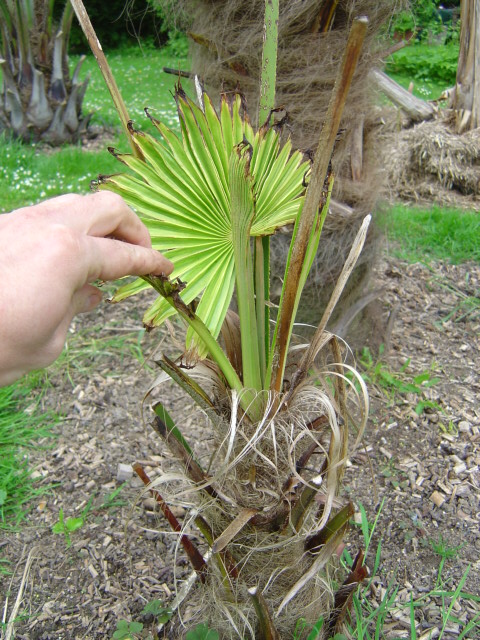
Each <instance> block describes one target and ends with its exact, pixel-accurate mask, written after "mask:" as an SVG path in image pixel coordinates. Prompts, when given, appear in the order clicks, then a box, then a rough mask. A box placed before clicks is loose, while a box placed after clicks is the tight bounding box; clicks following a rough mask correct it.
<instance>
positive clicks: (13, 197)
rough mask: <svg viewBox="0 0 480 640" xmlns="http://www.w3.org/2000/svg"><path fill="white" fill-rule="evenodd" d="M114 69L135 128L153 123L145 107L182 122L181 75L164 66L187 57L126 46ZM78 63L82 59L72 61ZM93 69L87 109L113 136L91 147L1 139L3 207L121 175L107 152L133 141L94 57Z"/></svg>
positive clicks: (114, 58)
mask: <svg viewBox="0 0 480 640" xmlns="http://www.w3.org/2000/svg"><path fill="white" fill-rule="evenodd" d="M109 61H110V64H111V66H112V69H113V73H114V75H115V77H116V79H117V83H118V85H119V86H120V90H121V91H122V94H123V96H124V99H125V102H126V104H127V107H128V110H129V115H130V117H131V118H132V120H133V121H134V123H135V126H137V127H138V128H141V129H146V130H148V129H149V128H150V126H151V125H150V123H149V121H148V119H147V118H146V116H145V114H144V112H143V108H144V107H145V106H148V107H151V108H152V110H153V113H154V115H155V116H156V117H158V118H159V119H161V120H162V121H163V122H165V123H166V124H167V125H169V126H172V127H173V126H177V119H176V117H175V103H174V100H173V98H172V95H171V91H172V90H173V88H174V84H175V81H176V78H175V76H172V75H167V74H165V73H164V72H163V71H162V68H163V67H164V66H170V67H173V68H178V67H181V68H186V67H187V66H188V65H187V62H186V61H185V60H178V59H175V58H173V57H172V56H169V55H166V54H165V53H162V51H158V50H156V49H146V50H144V51H143V52H142V50H141V49H140V48H138V49H126V50H121V51H115V52H114V53H113V54H112V55H111V56H109ZM71 62H72V65H73V64H75V62H76V59H75V58H74V59H72V61H71ZM87 73H91V81H90V86H89V88H88V90H87V93H86V97H85V102H84V111H85V112H93V113H94V116H93V119H92V124H97V125H104V126H106V127H107V128H108V129H109V130H110V131H111V139H109V140H105V143H104V148H103V149H100V150H95V151H88V150H86V149H82V147H81V146H80V145H78V146H72V145H70V146H65V147H63V148H61V149H49V150H48V151H47V152H45V149H44V148H42V147H39V146H38V145H34V144H32V145H22V144H20V143H19V142H16V141H12V140H7V139H5V138H4V137H3V138H0V191H1V193H2V202H1V205H0V206H1V208H0V211H11V210H12V209H16V208H19V207H22V206H25V205H28V204H34V203H36V202H38V201H39V200H42V199H45V198H49V197H52V196H55V195H59V194H62V193H69V192H78V193H87V192H88V191H89V188H90V181H91V180H92V179H95V178H96V177H97V176H98V174H100V173H107V174H108V173H115V172H118V171H120V170H121V165H120V163H119V162H118V161H116V160H115V159H114V158H113V157H112V156H111V155H110V154H109V153H108V151H107V146H109V145H111V146H115V147H118V148H120V149H121V150H123V151H128V150H129V147H128V143H127V141H126V140H125V139H124V138H123V136H122V135H121V134H120V131H119V128H120V124H119V119H118V117H117V114H116V112H115V109H114V107H113V106H112V99H111V97H110V94H109V93H108V90H107V88H106V86H105V83H104V81H103V79H102V77H101V74H100V72H99V70H98V68H97V66H96V62H95V60H94V58H93V56H89V57H88V58H87V59H86V61H85V63H84V66H83V71H82V75H83V77H85V75H86V74H87Z"/></svg>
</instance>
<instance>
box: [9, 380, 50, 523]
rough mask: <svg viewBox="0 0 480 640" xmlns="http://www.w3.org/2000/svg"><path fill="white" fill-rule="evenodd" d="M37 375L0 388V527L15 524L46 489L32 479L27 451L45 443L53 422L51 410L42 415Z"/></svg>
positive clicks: (19, 521) (45, 444)
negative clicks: (34, 389) (36, 388)
mask: <svg viewBox="0 0 480 640" xmlns="http://www.w3.org/2000/svg"><path fill="white" fill-rule="evenodd" d="M34 386H36V376H28V377H27V378H25V379H23V380H21V381H19V382H17V383H15V384H13V385H10V386H8V387H2V388H0V528H10V527H16V526H17V525H18V524H19V523H21V521H22V520H23V519H24V517H25V515H26V514H27V512H28V510H29V508H30V506H31V503H32V500H33V499H34V498H36V497H38V496H39V495H41V494H42V493H44V492H45V490H46V489H45V487H44V486H38V483H37V482H36V481H35V480H34V478H32V475H31V473H32V469H31V466H30V464H29V459H28V453H29V450H31V449H32V448H33V447H35V448H36V449H38V448H39V447H41V446H44V447H46V446H47V445H48V439H49V438H51V437H52V433H51V428H52V425H53V424H54V423H55V422H56V420H57V419H56V417H55V416H54V415H53V414H52V413H46V414H42V412H41V410H40V407H39V396H38V393H35V392H34V391H33V387H34Z"/></svg>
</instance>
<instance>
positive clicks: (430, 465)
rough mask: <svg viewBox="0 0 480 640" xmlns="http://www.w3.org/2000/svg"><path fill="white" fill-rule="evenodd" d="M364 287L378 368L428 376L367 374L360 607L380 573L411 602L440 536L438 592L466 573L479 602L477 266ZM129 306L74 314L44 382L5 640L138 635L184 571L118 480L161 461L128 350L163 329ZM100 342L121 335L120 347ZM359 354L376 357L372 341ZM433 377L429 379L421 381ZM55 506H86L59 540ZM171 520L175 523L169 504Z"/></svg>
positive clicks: (136, 487) (399, 631)
mask: <svg viewBox="0 0 480 640" xmlns="http://www.w3.org/2000/svg"><path fill="white" fill-rule="evenodd" d="M375 279H376V281H377V282H376V283H375V286H377V285H380V286H384V288H385V293H384V295H383V296H382V299H381V300H380V303H379V305H378V313H379V316H381V320H382V322H383V326H385V327H386V329H385V330H384V332H383V334H382V335H381V340H379V339H378V335H376V336H372V344H376V345H378V343H379V342H382V343H383V344H384V346H385V351H384V353H383V355H382V356H381V357H382V362H383V363H384V364H383V365H382V366H381V367H380V369H381V371H384V372H385V371H386V372H387V374H388V373H390V374H391V375H392V376H393V377H394V379H395V380H397V379H400V380H403V381H408V380H410V381H411V380H413V379H414V378H415V377H416V376H418V375H420V374H422V373H424V372H430V373H429V375H428V377H427V380H426V381H424V382H423V387H422V393H420V394H419V393H413V392H411V393H408V392H402V390H401V389H400V390H399V389H398V388H396V387H395V384H394V383H391V382H390V383H388V380H385V377H384V378H382V376H381V375H379V374H378V371H377V373H375V371H374V367H370V368H368V370H367V372H366V375H367V377H368V379H369V385H368V386H369V390H370V394H371V400H372V413H371V419H370V422H369V427H368V430H367V433H366V435H365V439H364V445H363V447H362V448H361V449H360V450H359V451H358V452H357V453H356V455H355V456H353V458H352V460H351V466H350V467H349V470H348V473H347V475H346V478H345V490H346V492H347V494H348V495H349V496H350V497H351V499H352V500H353V501H354V502H355V503H356V504H357V505H358V503H362V504H363V505H364V507H365V509H366V510H367V513H368V516H369V520H370V522H373V520H374V518H375V514H376V512H377V510H378V508H379V506H380V505H381V504H382V503H383V507H382V511H381V514H380V517H379V520H378V525H377V529H376V531H375V533H374V537H373V540H372V543H371V548H370V551H369V558H368V564H369V565H370V566H372V565H373V560H374V556H375V550H376V546H377V544H378V541H379V540H380V539H381V540H382V560H381V565H380V569H379V572H378V576H376V579H375V580H374V582H373V586H372V594H371V598H372V602H375V600H378V601H380V600H381V598H382V596H383V594H384V593H385V589H386V588H387V587H388V584H389V582H390V581H392V580H393V581H395V584H396V585H398V586H399V593H398V595H397V598H398V601H399V602H402V601H403V602H407V601H408V600H409V599H410V594H411V593H413V595H414V597H419V596H421V595H426V594H428V593H429V592H430V591H431V589H432V588H433V587H434V586H435V582H436V578H437V572H438V568H439V564H440V560H441V556H440V555H439V554H438V553H436V552H435V551H434V544H435V543H437V544H438V543H440V542H441V541H442V540H443V541H444V544H445V545H446V547H447V548H448V549H452V548H454V547H461V548H460V549H458V551H457V552H456V554H454V556H455V557H452V558H450V559H447V560H446V563H445V567H444V569H443V573H442V576H443V581H444V586H445V588H447V586H448V588H449V589H450V590H452V591H453V590H454V589H455V586H456V585H458V582H459V580H460V578H461V577H462V575H463V573H464V572H465V570H466V569H467V567H468V566H469V565H471V568H470V572H469V575H468V577H467V580H466V583H465V586H464V588H463V590H464V591H466V592H469V593H472V594H476V595H479V594H480V571H479V569H480V561H479V557H480V536H479V524H480V500H479V499H480V471H479V468H480V406H479V404H478V398H479V397H480V374H479V370H480V307H479V299H478V298H479V291H480V267H479V266H478V265H473V264H465V265H461V266H453V265H449V264H446V263H435V264H434V265H431V266H429V267H427V266H423V265H420V264H414V265H409V264H406V263H403V262H401V261H399V260H397V259H395V258H393V257H388V258H384V260H383V261H382V262H381V263H380V264H379V265H378V267H377V273H376V277H375ZM139 308H140V309H144V308H145V305H144V303H143V302H141V301H140V300H137V301H134V302H132V301H127V302H126V303H125V304H123V306H111V305H106V304H105V305H102V307H101V308H100V310H98V311H96V312H95V313H94V314H90V315H89V316H85V317H83V318H80V319H78V320H77V321H76V324H75V326H74V328H73V333H72V337H71V340H70V353H69V356H67V358H66V359H65V360H64V362H63V364H62V366H61V367H60V366H56V367H55V368H54V369H53V370H52V371H51V372H50V374H49V382H50V385H51V386H50V387H49V388H47V389H46V390H45V393H44V396H43V399H42V403H43V405H44V407H45V409H47V408H54V409H55V410H56V411H57V412H59V413H60V414H61V416H62V419H61V421H60V422H59V423H58V425H56V426H55V427H54V430H55V433H56V437H55V440H54V443H53V446H51V447H50V448H48V449H45V450H41V449H38V450H36V451H34V452H33V453H32V455H31V461H32V464H34V465H35V474H36V476H37V478H38V481H39V483H40V484H43V485H44V486H45V487H47V486H48V487H49V489H48V491H47V493H46V494H45V495H44V496H43V497H40V498H38V499H35V501H34V504H33V508H32V509H31V511H30V512H29V513H28V515H27V517H26V520H25V521H24V523H23V524H22V525H21V527H20V529H19V530H18V531H17V532H11V531H10V532H2V538H1V542H0V545H1V547H0V556H1V557H3V558H4V559H7V560H9V561H10V562H11V564H10V567H11V569H12V571H13V575H12V576H1V586H0V596H1V603H2V608H3V605H4V603H6V600H7V597H8V603H7V604H8V611H7V613H6V615H4V617H3V620H4V621H8V618H9V615H10V612H11V611H12V609H13V607H14V603H15V599H16V597H17V594H18V593H19V590H20V584H21V581H22V577H23V576H24V577H25V583H24V587H23V597H22V600H21V603H20V607H19V610H18V614H17V619H18V622H17V624H16V625H15V634H16V635H15V637H16V638H17V639H18V640H53V639H56V640H68V639H75V640H80V639H82V638H85V639H89V640H90V639H91V640H94V639H100V638H110V637H111V636H112V634H113V632H114V630H115V628H116V624H117V621H118V620H119V619H127V620H137V621H143V622H145V623H146V626H145V629H147V628H148V625H149V624H150V623H149V621H148V617H147V618H145V617H142V615H141V613H140V612H141V611H142V609H143V607H144V606H145V604H146V603H147V602H148V601H150V600H152V599H159V600H162V601H168V600H169V599H170V598H171V595H172V590H173V579H174V571H175V577H176V578H177V580H178V579H179V580H181V579H183V578H185V577H186V576H187V575H189V574H190V570H189V567H188V566H187V565H186V562H185V560H184V559H183V556H181V554H180V555H179V556H176V552H175V549H176V539H175V537H174V536H173V535H172V534H168V533H167V534H163V533H161V529H162V527H163V522H162V519H161V518H160V517H159V515H158V514H157V513H155V512H154V503H153V501H152V499H151V498H149V497H148V496H146V495H145V494H142V492H141V487H140V482H139V481H138V480H137V479H135V478H134V477H132V476H131V474H130V473H128V466H129V465H131V464H132V463H133V462H135V461H140V462H142V463H143V464H144V465H145V468H146V470H147V472H148V473H149V474H151V475H152V477H153V476H155V472H156V469H158V467H159V464H160V463H162V464H168V454H166V453H165V452H163V451H162V450H161V444H160V442H159V441H158V440H157V437H156V436H155V434H153V432H152V431H151V430H150V428H149V427H148V425H146V424H144V420H143V417H142V408H141V401H142V397H143V395H144V393H145V392H146V390H147V389H148V387H149V385H150V384H151V382H152V381H153V379H154V378H155V375H156V371H155V369H154V368H149V367H147V368H145V367H141V365H140V363H139V360H138V359H137V358H136V357H135V354H136V353H138V341H139V339H140V336H143V337H142V340H143V343H142V349H143V350H144V352H145V353H151V352H152V351H153V350H154V349H155V348H156V347H157V346H158V342H159V341H161V340H160V338H159V336H163V337H164V335H163V334H159V333H155V332H154V333H153V334H150V335H143V334H142V333H141V321H140V316H141V312H140V311H139V310H138V309H139ZM382 322H380V323H379V324H380V325H381V324H382ZM113 338H115V339H116V340H117V341H121V343H122V347H121V349H120V348H119V344H118V342H117V344H116V345H115V344H112V339H113ZM373 338H375V340H374V339H373ZM85 345H86V348H84V349H83V350H82V346H85ZM160 348H161V347H160ZM85 351H87V353H85ZM370 353H371V354H372V355H373V356H374V362H376V361H377V360H376V357H377V356H376V352H375V350H374V347H371V350H370ZM402 368H403V370H402ZM387 378H388V375H387ZM432 378H438V381H437V382H436V383H435V384H433V385H432V386H430V387H429V386H428V380H431V379H432ZM419 384H420V385H422V382H419ZM169 393H172V396H171V398H169V400H168V402H167V404H168V406H169V407H170V408H172V407H173V411H174V412H177V414H179V413H181V412H183V414H184V415H185V416H186V417H187V420H186V427H185V432H186V433H188V434H189V435H190V436H191V437H193V438H194V439H195V440H197V441H202V435H203V434H202V430H201V427H200V426H199V424H197V422H196V417H195V413H194V411H193V407H191V406H190V405H189V403H188V401H186V400H185V399H184V398H182V397H178V396H175V395H174V393H173V392H169ZM419 401H422V402H426V406H425V410H424V411H423V412H421V413H420V414H419V413H417V412H416V411H415V409H416V407H417V405H418V403H419ZM45 444H47V443H45ZM207 444H208V443H206V446H207ZM126 470H127V472H126ZM125 473H126V475H125ZM123 478H125V480H123ZM122 482H124V484H123V486H122ZM119 487H121V490H120V491H119V492H118V494H117V489H118V488H119ZM89 501H91V502H90V503H89ZM60 509H63V512H64V517H65V518H68V517H72V516H75V517H79V516H80V515H81V513H82V511H83V510H85V509H86V510H87V513H86V517H85V522H84V524H83V526H81V527H80V528H79V529H78V530H77V531H75V532H73V533H72V535H71V543H70V544H69V543H68V540H67V539H66V538H65V536H63V535H60V534H54V533H53V532H52V526H53V525H54V524H55V523H56V522H58V518H59V512H60ZM177 515H178V517H181V516H182V515H183V513H182V510H181V509H179V510H178V512H177ZM356 518H357V520H358V514H357V516H356ZM432 541H433V544H432ZM348 544H349V546H350V548H351V552H352V554H353V553H354V552H355V550H356V548H357V547H358V546H359V545H361V544H362V540H361V538H360V536H359V533H358V530H357V529H354V531H353V532H352V535H351V539H350V541H349V542H348ZM447 555H448V554H447ZM26 565H28V566H29V572H28V574H27V573H26V572H25V568H26ZM478 611H479V605H478V604H472V603H468V602H467V603H464V604H462V606H461V607H460V610H459V611H456V610H455V611H454V614H455V615H456V616H457V617H458V618H459V619H463V620H465V619H471V617H472V616H473V615H475V613H477V614H478ZM417 619H418V620H420V626H419V630H418V637H420V636H421V633H423V631H424V630H426V629H431V628H434V627H437V628H439V629H441V628H442V624H443V622H442V621H441V620H440V607H439V606H438V601H436V599H435V598H434V597H433V596H428V597H426V600H425V602H424V606H423V607H422V610H421V613H418V612H417ZM408 624H409V620H408V613H405V611H402V610H401V609H399V610H398V611H397V612H394V615H393V616H392V617H391V619H390V620H389V622H388V624H387V625H386V627H385V637H390V638H401V637H403V638H407V637H410V632H409V631H408ZM474 633H475V632H474ZM432 637H436V636H435V635H433V636H432ZM437 637H438V634H437ZM443 637H444V638H448V639H452V640H453V638H457V637H458V627H456V626H455V624H453V623H449V624H448V625H447V629H446V633H445V634H444V636H443ZM470 637H471V638H474V637H476V636H475V635H472V636H470Z"/></svg>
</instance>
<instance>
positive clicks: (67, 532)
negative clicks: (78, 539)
mask: <svg viewBox="0 0 480 640" xmlns="http://www.w3.org/2000/svg"><path fill="white" fill-rule="evenodd" d="M92 503H93V496H92V497H91V498H90V500H89V501H88V502H87V504H86V506H85V508H84V509H83V511H82V513H81V515H80V516H79V517H73V516H70V517H68V518H66V519H65V517H64V513H63V509H60V511H59V513H58V521H57V522H56V523H55V524H54V525H53V526H52V531H53V533H57V534H61V535H64V536H65V542H66V543H67V546H68V547H69V546H70V545H71V544H72V538H71V534H72V533H74V532H75V531H78V529H81V528H82V527H83V526H84V524H85V522H86V519H87V517H88V514H89V513H90V511H91V509H92Z"/></svg>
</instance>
